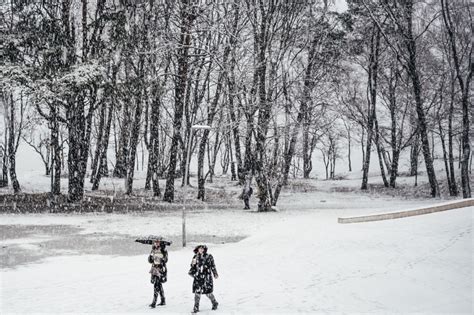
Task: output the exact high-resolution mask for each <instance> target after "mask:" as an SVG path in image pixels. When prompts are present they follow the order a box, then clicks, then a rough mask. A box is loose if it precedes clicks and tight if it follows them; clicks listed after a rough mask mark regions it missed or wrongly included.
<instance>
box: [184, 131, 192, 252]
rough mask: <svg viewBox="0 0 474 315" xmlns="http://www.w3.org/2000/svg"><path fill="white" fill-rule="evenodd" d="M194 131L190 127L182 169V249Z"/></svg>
mask: <svg viewBox="0 0 474 315" xmlns="http://www.w3.org/2000/svg"><path fill="white" fill-rule="evenodd" d="M193 131H194V129H193V128H192V127H191V131H190V132H189V139H188V149H187V152H186V167H185V168H184V188H183V213H182V217H183V220H182V229H183V231H182V234H183V247H186V196H187V195H188V175H189V164H190V157H191V139H192V138H193Z"/></svg>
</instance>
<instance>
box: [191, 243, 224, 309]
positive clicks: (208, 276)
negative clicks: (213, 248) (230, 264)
mask: <svg viewBox="0 0 474 315" xmlns="http://www.w3.org/2000/svg"><path fill="white" fill-rule="evenodd" d="M194 253H195V255H194V257H193V260H192V262H191V269H189V275H190V276H191V277H193V278H194V281H193V293H194V308H193V313H197V312H199V301H200V300H201V295H202V294H205V295H206V296H207V297H208V298H209V299H210V300H211V302H212V309H213V310H217V306H218V305H219V303H217V301H216V298H215V297H214V294H213V293H212V292H213V291H214V282H213V279H212V277H213V276H214V278H216V279H217V278H219V275H218V274H217V269H216V265H215V263H214V258H213V257H212V255H210V254H208V253H207V246H206V245H199V246H196V248H195V249H194Z"/></svg>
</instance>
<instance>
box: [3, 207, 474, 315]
mask: <svg viewBox="0 0 474 315" xmlns="http://www.w3.org/2000/svg"><path fill="white" fill-rule="evenodd" d="M473 210H474V208H473V207H471V208H464V209H457V210H451V211H446V212H441V213H435V214H429V215H423V216H418V217H411V218H405V219H399V220H390V221H383V222H372V223H363V224H351V225H342V224H337V223H336V222H337V220H336V218H337V215H336V214H335V213H333V212H329V211H327V212H321V211H318V212H311V211H306V212H304V213H301V214H299V215H296V216H284V217H282V218H281V220H278V221H273V223H268V224H264V223H262V224H261V227H260V229H259V230H258V231H257V232H255V233H253V235H252V236H250V237H248V238H246V239H245V240H243V241H240V242H238V243H233V244H226V245H211V246H210V252H211V253H212V254H213V255H214V258H215V260H216V264H217V268H218V270H219V273H220V278H219V279H217V280H216V282H215V295H216V297H217V299H218V300H219V302H220V308H219V310H218V311H216V312H214V311H211V310H210V308H211V305H210V302H209V301H208V300H207V299H206V298H205V297H203V298H202V301H201V311H202V313H204V314H207V313H209V314H225V313H234V314H238V313H243V314H248V313H294V312H303V313H366V312H375V313H404V314H406V313H424V314H425V313H437V312H439V313H451V314H452V313H466V314H470V313H472V311H473V309H472V305H473V304H472V301H473V281H472V279H473V278H472V276H473V274H472V273H473V256H472V253H473V239H472V223H473V216H472V213H473ZM243 215H251V214H243ZM238 222H239V221H238V220H234V221H233V222H228V224H229V225H232V224H238ZM212 223H213V222H212V221H209V225H210V226H209V230H212ZM146 250H147V249H145V247H144V254H143V255H141V256H131V257H130V256H129V257H124V256H115V257H114V256H96V255H94V256H93V255H82V256H62V257H57V258H49V259H47V260H45V261H42V262H41V263H38V264H30V265H25V266H20V267H18V268H15V269H3V270H2V271H1V274H0V275H1V291H0V292H1V293H0V294H1V296H0V301H1V306H0V312H1V313H2V314H4V313H31V312H40V313H60V312H77V313H89V312H93V313H107V312H114V313H116V312H118V313H183V314H185V313H189V311H190V310H191V309H192V303H193V296H192V293H191V283H192V279H191V278H190V277H189V276H188V275H187V271H188V267H189V263H190V260H191V257H192V252H191V246H190V247H188V248H186V249H182V250H178V251H172V252H170V260H169V266H168V268H169V280H168V283H166V284H165V292H166V295H167V304H168V305H166V306H164V307H161V308H162V309H159V310H149V309H147V305H148V303H149V302H150V301H151V297H152V285H151V284H150V283H149V275H148V273H147V272H148V268H149V266H148V263H147V261H146V256H147V252H146Z"/></svg>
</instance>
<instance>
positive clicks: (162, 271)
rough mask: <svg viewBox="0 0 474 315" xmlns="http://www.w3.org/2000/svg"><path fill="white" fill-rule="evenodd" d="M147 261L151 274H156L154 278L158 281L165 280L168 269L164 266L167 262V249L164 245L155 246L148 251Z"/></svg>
mask: <svg viewBox="0 0 474 315" xmlns="http://www.w3.org/2000/svg"><path fill="white" fill-rule="evenodd" d="M148 262H149V263H150V264H151V269H150V273H151V275H152V277H153V276H156V279H158V281H160V282H163V283H164V282H166V280H167V275H168V269H167V268H166V263H167V262H168V251H167V250H166V249H165V248H164V247H158V248H157V247H155V246H153V249H152V250H151V252H150V256H148Z"/></svg>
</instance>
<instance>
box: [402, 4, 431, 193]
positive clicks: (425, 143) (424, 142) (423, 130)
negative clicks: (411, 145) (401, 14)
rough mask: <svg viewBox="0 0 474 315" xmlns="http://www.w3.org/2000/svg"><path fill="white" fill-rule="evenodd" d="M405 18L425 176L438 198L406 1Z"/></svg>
mask: <svg viewBox="0 0 474 315" xmlns="http://www.w3.org/2000/svg"><path fill="white" fill-rule="evenodd" d="M405 14H406V16H405V18H406V21H407V34H406V39H405V45H406V47H407V50H408V54H409V59H408V65H407V68H408V74H409V75H410V78H411V80H412V85H413V94H414V97H415V104H416V113H417V115H418V128H419V133H420V138H421V148H422V152H423V157H424V160H425V166H426V174H427V175H428V180H429V183H430V187H431V196H432V197H437V196H439V187H438V181H437V180H436V174H435V170H434V166H433V158H432V156H431V150H430V143H429V140H428V131H427V125H426V116H425V111H424V109H423V100H422V99H421V91H422V87H421V81H420V77H419V73H418V68H417V60H416V57H417V55H416V43H415V38H414V37H413V25H412V14H413V3H412V1H408V2H406V3H405Z"/></svg>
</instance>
